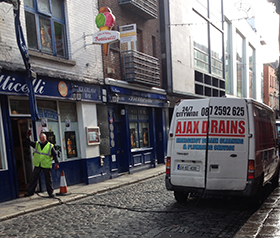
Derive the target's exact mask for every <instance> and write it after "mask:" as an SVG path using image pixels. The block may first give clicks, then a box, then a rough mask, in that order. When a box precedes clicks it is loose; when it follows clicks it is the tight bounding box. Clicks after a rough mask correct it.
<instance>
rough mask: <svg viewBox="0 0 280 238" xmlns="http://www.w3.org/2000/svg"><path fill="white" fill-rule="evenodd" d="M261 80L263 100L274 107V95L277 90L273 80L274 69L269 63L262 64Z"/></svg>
mask: <svg viewBox="0 0 280 238" xmlns="http://www.w3.org/2000/svg"><path fill="white" fill-rule="evenodd" d="M263 81H264V86H263V87H264V88H263V92H264V97H263V102H264V103H265V104H266V105H268V106H270V107H272V108H275V107H276V96H277V92H276V91H279V90H277V89H276V82H275V69H274V68H273V67H272V66H270V65H269V64H265V65H264V66H263Z"/></svg>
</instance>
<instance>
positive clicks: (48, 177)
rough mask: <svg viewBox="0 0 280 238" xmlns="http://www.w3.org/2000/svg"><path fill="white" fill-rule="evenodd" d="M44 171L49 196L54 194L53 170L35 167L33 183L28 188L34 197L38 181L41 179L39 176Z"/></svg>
mask: <svg viewBox="0 0 280 238" xmlns="http://www.w3.org/2000/svg"><path fill="white" fill-rule="evenodd" d="M42 170H43V173H44V176H45V181H46V187H47V191H48V194H49V195H51V194H53V186H52V169H46V168H41V167H34V170H33V172H32V179H31V183H30V185H29V188H28V193H29V194H31V195H33V194H34V192H35V188H36V186H37V181H38V179H39V176H40V174H41V171H42Z"/></svg>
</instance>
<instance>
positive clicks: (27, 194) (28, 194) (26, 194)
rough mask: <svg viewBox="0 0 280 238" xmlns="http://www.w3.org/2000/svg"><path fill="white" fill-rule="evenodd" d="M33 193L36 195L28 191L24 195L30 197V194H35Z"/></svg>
mask: <svg viewBox="0 0 280 238" xmlns="http://www.w3.org/2000/svg"><path fill="white" fill-rule="evenodd" d="M33 195H34V193H33V194H31V193H29V192H27V193H25V194H24V197H30V196H33Z"/></svg>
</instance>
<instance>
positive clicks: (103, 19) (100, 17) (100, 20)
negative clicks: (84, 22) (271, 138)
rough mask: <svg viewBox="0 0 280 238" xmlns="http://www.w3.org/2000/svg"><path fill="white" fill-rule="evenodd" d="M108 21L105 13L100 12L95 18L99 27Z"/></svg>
mask: <svg viewBox="0 0 280 238" xmlns="http://www.w3.org/2000/svg"><path fill="white" fill-rule="evenodd" d="M105 22H106V17H105V16H104V14H103V13H99V14H98V15H97V16H96V18H95V23H96V26H97V27H98V28H99V27H101V26H104V25H105Z"/></svg>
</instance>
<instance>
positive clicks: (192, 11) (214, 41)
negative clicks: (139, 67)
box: [161, 0, 262, 107]
mask: <svg viewBox="0 0 280 238" xmlns="http://www.w3.org/2000/svg"><path fill="white" fill-rule="evenodd" d="M228 4H229V2H228V1H223V0H195V1H191V0H163V5H162V9H161V13H162V17H163V19H164V20H163V21H162V29H164V31H163V34H162V35H164V40H163V44H164V45H165V48H164V50H163V52H162V56H163V65H164V70H165V73H164V75H166V77H165V78H164V81H165V87H166V91H167V92H168V95H169V100H170V101H171V107H173V105H174V104H175V102H176V101H177V100H178V99H182V98H196V97H209V96H214V97H222V96H233V97H251V98H255V99H257V100H259V101H261V74H262V59H261V55H260V52H261V50H260V49H261V47H262V44H261V42H260V36H259V35H258V34H257V32H256V31H255V30H254V29H253V28H252V27H251V26H250V24H249V23H248V22H247V20H246V19H245V18H244V16H243V14H241V13H242V12H241V11H238V9H237V8H236V7H235V6H234V3H232V5H231V6H229V5H228ZM178 6H180V7H178ZM236 6H237V5H236Z"/></svg>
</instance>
